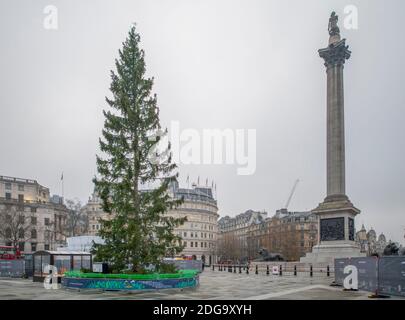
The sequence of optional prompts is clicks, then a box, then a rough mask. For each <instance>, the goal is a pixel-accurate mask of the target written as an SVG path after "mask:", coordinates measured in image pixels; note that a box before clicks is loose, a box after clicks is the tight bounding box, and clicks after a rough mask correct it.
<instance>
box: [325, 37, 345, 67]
mask: <svg viewBox="0 0 405 320" xmlns="http://www.w3.org/2000/svg"><path fill="white" fill-rule="evenodd" d="M318 53H319V56H320V57H321V58H323V59H324V60H325V67H326V68H331V67H334V66H337V65H343V64H344V63H345V61H346V60H347V59H349V58H350V55H351V51H350V50H349V46H346V39H342V40H340V41H337V42H333V43H331V44H330V45H329V46H328V47H327V48H325V49H319V50H318Z"/></svg>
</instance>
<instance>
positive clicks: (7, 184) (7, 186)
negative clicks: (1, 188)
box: [5, 182, 11, 190]
mask: <svg viewBox="0 0 405 320" xmlns="http://www.w3.org/2000/svg"><path fill="white" fill-rule="evenodd" d="M5 184H6V186H5V187H6V190H11V182H6V183H5Z"/></svg>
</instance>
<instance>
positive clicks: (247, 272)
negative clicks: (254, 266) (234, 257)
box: [246, 266, 249, 274]
mask: <svg viewBox="0 0 405 320" xmlns="http://www.w3.org/2000/svg"><path fill="white" fill-rule="evenodd" d="M246 274H249V266H246Z"/></svg>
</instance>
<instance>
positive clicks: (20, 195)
mask: <svg viewBox="0 0 405 320" xmlns="http://www.w3.org/2000/svg"><path fill="white" fill-rule="evenodd" d="M18 202H24V195H23V194H19V195H18Z"/></svg>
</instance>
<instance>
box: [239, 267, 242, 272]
mask: <svg viewBox="0 0 405 320" xmlns="http://www.w3.org/2000/svg"><path fill="white" fill-rule="evenodd" d="M239 273H242V267H241V266H240V265H239Z"/></svg>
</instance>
